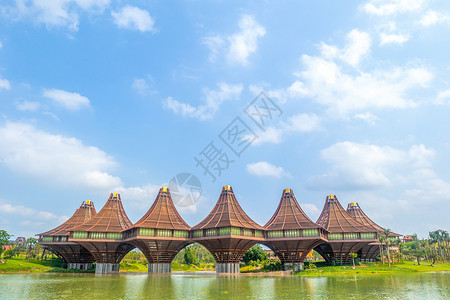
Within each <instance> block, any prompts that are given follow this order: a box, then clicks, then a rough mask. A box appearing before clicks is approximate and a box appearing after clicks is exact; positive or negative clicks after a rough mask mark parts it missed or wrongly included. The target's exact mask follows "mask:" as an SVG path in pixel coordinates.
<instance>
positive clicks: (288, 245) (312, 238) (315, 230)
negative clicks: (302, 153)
mask: <svg viewBox="0 0 450 300" xmlns="http://www.w3.org/2000/svg"><path fill="white" fill-rule="evenodd" d="M264 229H265V230H266V233H265V237H266V239H265V241H264V243H263V244H264V245H266V246H267V247H269V248H271V249H272V250H273V251H274V252H275V254H276V255H277V256H278V257H279V258H280V260H281V262H282V263H283V264H284V268H285V270H289V269H293V270H299V269H303V261H304V260H305V258H306V256H307V255H308V253H309V252H310V251H311V250H312V249H313V248H314V247H316V246H318V245H320V244H322V243H323V242H327V231H326V230H325V229H324V228H323V227H322V226H320V225H317V224H316V223H314V222H313V221H312V220H311V219H310V218H309V217H308V216H307V215H306V214H305V212H304V211H303V210H302V208H301V207H300V205H299V204H298V202H297V199H295V195H294V192H293V191H292V190H291V189H289V188H287V189H284V191H283V194H282V195H281V200H280V203H279V204H278V208H277V210H276V211H275V213H274V214H273V216H272V218H271V219H270V220H269V222H267V224H266V225H264Z"/></svg>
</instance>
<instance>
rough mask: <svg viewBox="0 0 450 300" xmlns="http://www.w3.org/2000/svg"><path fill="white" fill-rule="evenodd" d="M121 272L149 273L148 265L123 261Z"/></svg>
mask: <svg viewBox="0 0 450 300" xmlns="http://www.w3.org/2000/svg"><path fill="white" fill-rule="evenodd" d="M120 272H147V264H145V265H144V264H142V263H140V262H136V261H128V260H122V261H121V262H120Z"/></svg>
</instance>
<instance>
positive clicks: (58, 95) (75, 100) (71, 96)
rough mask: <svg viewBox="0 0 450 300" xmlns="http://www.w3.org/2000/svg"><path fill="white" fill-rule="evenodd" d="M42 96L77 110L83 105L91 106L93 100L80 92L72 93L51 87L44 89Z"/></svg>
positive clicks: (69, 108)
mask: <svg viewBox="0 0 450 300" xmlns="http://www.w3.org/2000/svg"><path fill="white" fill-rule="evenodd" d="M42 96H43V97H45V98H49V99H52V100H53V101H54V102H56V103H58V104H59V105H61V106H62V107H64V108H66V109H68V110H72V111H76V110H80V109H81V108H83V107H90V106H91V102H90V101H89V99H88V98H87V97H84V96H81V95H80V94H78V93H71V92H67V91H64V90H58V89H50V90H44V91H43V93H42Z"/></svg>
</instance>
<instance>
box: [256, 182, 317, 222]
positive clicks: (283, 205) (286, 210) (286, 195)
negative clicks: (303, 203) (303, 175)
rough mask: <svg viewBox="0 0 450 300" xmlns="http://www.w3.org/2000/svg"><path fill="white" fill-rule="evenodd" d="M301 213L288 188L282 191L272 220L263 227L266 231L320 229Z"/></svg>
mask: <svg viewBox="0 0 450 300" xmlns="http://www.w3.org/2000/svg"><path fill="white" fill-rule="evenodd" d="M321 227H322V226H320V225H317V224H316V223H314V222H313V221H312V220H311V219H310V218H309V217H308V216H307V215H306V213H305V212H304V211H303V209H302V208H301V207H300V204H299V203H298V201H297V199H296V198H295V195H294V191H293V190H292V189H290V188H286V189H284V190H283V193H282V195H281V200H280V202H279V204H278V207H277V209H276V211H275V213H274V214H273V216H272V218H270V220H269V221H268V222H267V223H266V225H264V228H265V229H266V230H283V229H307V228H308V229H309V228H321Z"/></svg>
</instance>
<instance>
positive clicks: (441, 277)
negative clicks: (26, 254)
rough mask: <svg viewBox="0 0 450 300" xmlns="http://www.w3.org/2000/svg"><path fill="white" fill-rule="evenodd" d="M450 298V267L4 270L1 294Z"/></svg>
mask: <svg viewBox="0 0 450 300" xmlns="http://www.w3.org/2000/svg"><path fill="white" fill-rule="evenodd" d="M299 298H307V299H324V298H328V299H343V298H354V299H388V298H389V299H450V272H439V273H419V274H413V275H411V274H394V275H372V276H339V277H312V278H309V277H300V276H284V277H268V276H267V277H266V276H233V277H225V276H216V275H215V274H214V273H213V274H198V273H195V274H186V273H184V274H182V273H179V274H178V273H173V274H171V275H147V274H118V275H106V276H105V275H103V276H95V275H91V274H3V275H0V299H299Z"/></svg>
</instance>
